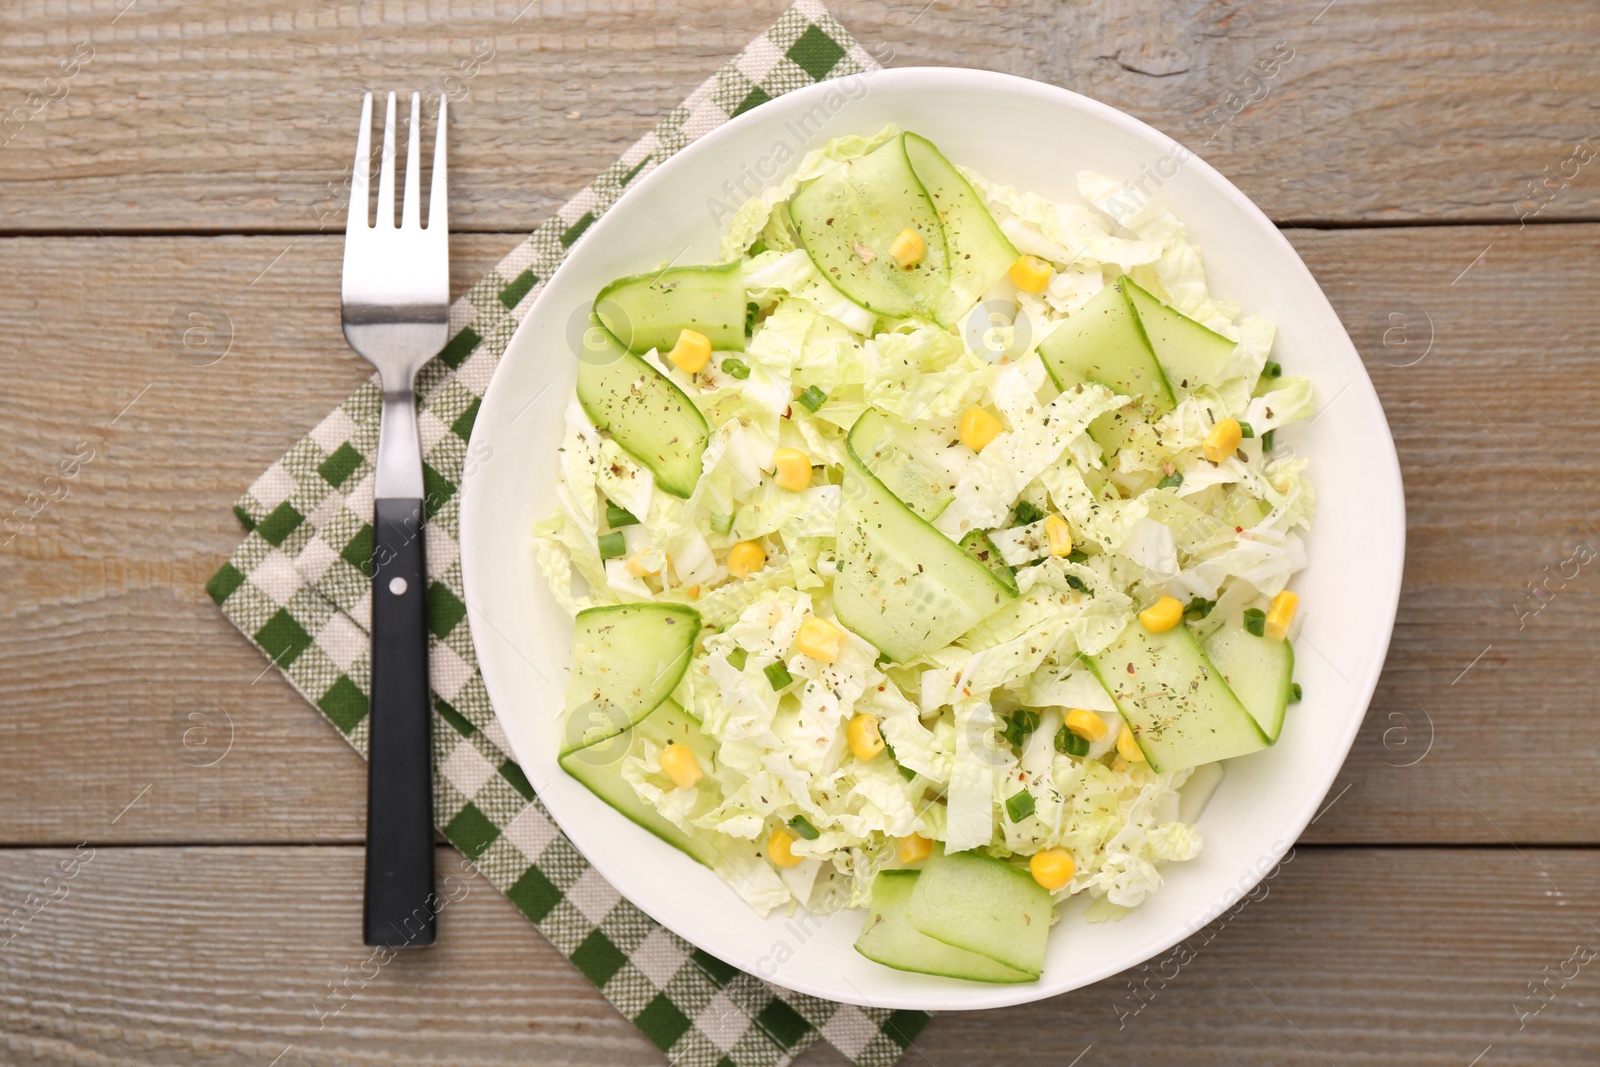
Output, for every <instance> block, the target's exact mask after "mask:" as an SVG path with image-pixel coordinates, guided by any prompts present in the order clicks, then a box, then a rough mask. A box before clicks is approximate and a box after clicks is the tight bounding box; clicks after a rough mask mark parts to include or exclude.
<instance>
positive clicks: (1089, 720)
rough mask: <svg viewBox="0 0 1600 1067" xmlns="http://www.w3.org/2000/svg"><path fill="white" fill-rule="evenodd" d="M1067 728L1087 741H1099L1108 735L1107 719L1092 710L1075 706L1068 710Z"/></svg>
mask: <svg viewBox="0 0 1600 1067" xmlns="http://www.w3.org/2000/svg"><path fill="white" fill-rule="evenodd" d="M1067 729H1069V730H1071V731H1072V732H1073V733H1075V734H1077V735H1078V736H1079V737H1081V738H1083V739H1084V740H1085V741H1098V740H1100V739H1101V738H1102V737H1104V736H1105V735H1106V721H1105V720H1104V719H1102V718H1101V717H1100V716H1098V715H1096V714H1095V713H1094V712H1092V711H1084V710H1083V709H1082V708H1073V709H1072V710H1071V711H1069V712H1067Z"/></svg>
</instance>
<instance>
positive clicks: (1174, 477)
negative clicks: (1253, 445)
mask: <svg viewBox="0 0 1600 1067" xmlns="http://www.w3.org/2000/svg"><path fill="white" fill-rule="evenodd" d="M1240 425H1241V426H1242V425H1244V424H1243V423H1240ZM1245 436H1246V437H1249V436H1250V434H1245ZM1182 484H1183V472H1182V471H1173V472H1172V473H1171V474H1169V475H1167V476H1166V477H1165V478H1163V479H1161V480H1160V481H1159V482H1157V483H1156V488H1157V489H1176V488H1178V486H1180V485H1182Z"/></svg>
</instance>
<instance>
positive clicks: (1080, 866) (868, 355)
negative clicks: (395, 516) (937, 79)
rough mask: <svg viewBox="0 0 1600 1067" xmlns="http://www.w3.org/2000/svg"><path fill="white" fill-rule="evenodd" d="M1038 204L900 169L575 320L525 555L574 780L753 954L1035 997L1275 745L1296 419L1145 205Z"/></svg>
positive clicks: (1300, 406) (782, 211) (892, 144)
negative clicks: (1059, 951) (796, 943)
mask: <svg viewBox="0 0 1600 1067" xmlns="http://www.w3.org/2000/svg"><path fill="white" fill-rule="evenodd" d="M1078 188H1079V191H1080V193H1081V197H1082V199H1081V201H1073V202H1059V203H1058V202H1054V201H1051V200H1048V199H1046V198H1044V197H1042V196H1039V195H1037V194H1034V193H1031V192H1027V191H1024V190H1020V189H1016V188H1013V187H1010V186H1006V185H1001V184H997V183H995V182H992V181H990V180H988V179H986V178H985V177H983V176H982V175H981V174H978V173H976V172H975V171H972V170H970V169H967V168H965V167H958V166H956V165H954V164H952V163H951V162H949V161H948V160H947V159H946V158H945V157H944V156H943V155H942V154H941V153H940V152H939V150H938V149H937V148H936V147H935V146H934V145H933V144H932V143H931V142H929V141H928V140H926V139H925V138H922V137H919V136H917V135H916V134H914V133H910V132H903V131H901V130H899V129H897V128H894V127H890V128H887V129H885V130H883V131H881V132H879V133H877V134H876V135H873V136H850V137H841V138H838V139H836V140H834V141H832V142H830V143H829V144H828V145H827V146H826V147H824V148H822V149H820V150H818V151H814V152H812V153H810V154H809V155H808V156H806V157H805V158H804V159H802V160H801V161H800V163H799V165H798V166H797V168H796V169H795V170H794V172H793V173H792V174H790V175H789V176H788V177H787V178H786V179H785V180H784V181H782V182H781V183H780V184H777V185H775V186H773V187H771V188H768V189H766V190H764V191H763V192H762V193H761V194H760V195H759V196H757V197H754V198H752V199H751V200H749V201H748V202H746V203H745V204H744V205H743V206H742V207H741V208H740V209H739V211H738V212H737V214H736V215H735V216H734V218H733V219H732V221H731V223H730V226H729V229H728V232H727V233H726V234H725V235H724V236H723V238H722V244H721V250H720V251H721V260H722V261H721V262H720V263H717V264H714V265H703V266H676V265H669V266H665V267H662V268H661V269H658V270H655V271H652V272H649V273H646V274H640V275H636V276H632V277H627V278H622V279H619V280H617V281H616V282H614V283H612V284H611V285H609V286H607V287H606V288H605V289H603V290H602V291H601V292H600V293H599V294H598V295H597V296H596V298H595V302H594V305H593V309H592V316H591V318H590V321H589V327H588V330H587V332H586V333H585V334H584V337H583V343H582V351H581V352H580V353H579V359H580V362H579V370H578V379H577V386H576V391H575V395H574V396H573V398H572V399H571V401H570V403H569V404H568V407H567V410H566V428H565V438H564V442H563V444H562V448H561V453H560V463H561V470H562V477H561V479H560V483H559V488H558V493H557V496H558V499H557V506H556V508H555V510H554V512H553V513H552V514H551V515H550V516H549V517H548V518H547V519H545V520H543V521H541V522H540V523H538V524H537V526H536V527H535V530H534V540H533V550H534V552H535V554H536V557H537V560H538V562H539V564H540V567H541V569H542V571H543V573H544V575H545V577H546V579H547V581H548V583H549V586H550V588H551V590H552V591H553V593H554V595H555V596H556V597H557V598H558V599H559V601H560V602H561V603H562V604H563V605H565V606H566V607H567V608H568V609H569V610H570V611H571V612H572V613H573V615H574V617H575V639H574V648H573V664H572V673H571V680H570V686H569V691H568V696H567V707H566V718H565V733H564V743H563V746H562V755H561V765H562V766H563V767H564V768H565V769H566V770H567V771H568V772H569V773H570V774H572V775H573V776H574V777H575V778H577V779H578V780H580V781H582V782H583V783H584V784H585V785H586V786H588V787H589V788H590V789H591V790H593V791H594V792H595V793H596V794H597V795H599V796H600V797H602V798H603V799H604V800H605V801H606V802H607V803H609V804H610V805H611V806H613V807H614V808H616V810H617V811H619V812H620V813H621V814H623V815H625V816H626V817H628V818H629V819H632V820H633V821H634V822H636V823H638V824H639V825H641V826H643V827H645V828H646V829H648V830H650V831H652V832H653V833H655V834H657V835H659V836H660V837H662V838H663V839H665V840H666V841H668V842H670V843H672V844H673V845H675V846H677V847H678V848H680V849H682V850H683V851H684V852H686V853H688V854H689V855H690V856H692V857H694V858H695V859H696V860H698V861H700V862H702V863H704V864H706V865H707V866H709V867H711V868H713V869H714V870H716V871H717V872H718V873H719V874H720V875H722V877H724V878H725V879H726V880H727V881H728V882H729V883H731V884H732V885H733V886H734V887H735V888H736V889H737V891H738V892H739V893H740V895H741V896H742V897H743V899H744V900H746V901H747V902H748V903H749V904H750V905H751V906H752V907H754V908H756V909H757V910H758V911H760V912H761V913H762V914H767V913H768V912H770V911H772V910H773V909H778V908H792V907H794V906H803V907H805V908H808V909H810V910H811V911H813V912H829V911H835V910H838V909H842V908H849V907H865V908H867V918H866V921H865V924H864V927H863V932H862V934H861V937H860V940H859V941H858V943H857V948H858V949H859V950H860V951H861V952H862V953H863V954H864V955H866V956H868V957H869V958H871V959H873V960H876V961H878V962H880V963H883V964H885V965H888V966H891V967H898V968H902V969H907V970H913V971H921V972H925V973H932V974H941V975H948V976H952V977H958V978H965V979H970V980H975V981H990V982H1027V981H1032V980H1034V979H1036V978H1037V977H1038V975H1039V974H1040V971H1041V969H1042V966H1043V959H1044V950H1045V943H1046V939H1047V935H1048V933H1049V930H1050V928H1051V927H1052V925H1054V923H1055V922H1056V920H1057V912H1056V908H1057V906H1058V905H1060V904H1062V903H1063V902H1065V901H1067V900H1068V899H1070V898H1072V897H1075V896H1083V897H1085V898H1087V900H1088V906H1087V909H1086V914H1087V916H1088V917H1089V918H1090V919H1091V920H1101V919H1106V918H1113V917H1117V916H1120V915H1122V914H1124V913H1125V912H1126V911H1127V910H1128V909H1130V908H1133V907H1136V906H1137V905H1138V904H1139V903H1140V902H1141V901H1143V900H1144V899H1145V897H1146V895H1147V894H1148V893H1150V892H1151V891H1152V890H1154V889H1156V888H1157V887H1158V886H1159V884H1160V882H1161V874H1160V870H1161V867H1162V865H1163V864H1166V863H1171V862H1179V861H1184V860H1189V859H1192V858H1193V857H1194V856H1196V855H1197V854H1198V853H1199V851H1200V849H1201V844H1202V842H1201V835H1200V832H1199V830H1198V828H1197V827H1196V826H1195V824H1194V819H1195V818H1196V817H1197V815H1198V812H1199V809H1200V808H1201V807H1202V806H1203V804H1204V802H1205V799H1206V797H1207V796H1208V795H1209V790H1210V789H1211V788H1214V786H1215V784H1216V782H1217V781H1218V780H1219V779H1220V777H1221V772H1220V769H1219V767H1218V766H1217V765H1218V763H1219V761H1222V760H1226V759H1230V758H1233V757H1237V756H1243V755H1246V754H1248V753H1251V752H1255V751H1258V750H1261V749H1264V748H1266V747H1267V746H1269V745H1271V744H1272V743H1273V742H1274V741H1276V740H1277V738H1278V735H1279V732H1280V731H1281V730H1282V728H1283V725H1284V720H1285V717H1286V709H1287V707H1288V706H1289V704H1291V703H1293V702H1294V701H1296V700H1298V699H1299V687H1298V686H1297V685H1296V684H1295V683H1294V681H1293V671H1294V653H1293V648H1292V645H1291V643H1290V641H1289V637H1288V634H1289V629H1290V626H1291V623H1292V621H1293V619H1294V615H1295V610H1296V605H1297V599H1296V597H1295V594H1294V593H1293V592H1290V591H1289V590H1288V585H1289V581H1290V578H1291V577H1292V575H1293V574H1294V573H1295V572H1296V571H1297V570H1299V569H1300V568H1301V567H1302V566H1303V565H1304V562H1305V554H1304V549H1303V544H1302V540H1301V534H1302V533H1303V531H1304V530H1305V529H1306V528H1307V527H1308V525H1309V523H1310V521H1311V517H1312V510H1313V503H1314V496H1313V491H1312V487H1311V483H1310V482H1309V481H1308V480H1307V478H1306V475H1305V466H1306V464H1305V461H1304V460H1303V459H1302V458H1300V457H1298V456H1296V455H1294V454H1293V453H1292V452H1291V451H1289V450H1286V449H1281V448H1279V447H1277V443H1276V442H1275V440H1274V437H1275V435H1276V433H1277V431H1278V430H1279V429H1280V428H1281V427H1283V426H1285V425H1287V424H1289V423H1292V422H1294V421H1296V420H1299V419H1303V418H1305V417H1306V416H1308V415H1309V414H1310V413H1311V411H1312V387H1311V383H1310V382H1309V381H1308V380H1306V379H1304V378H1297V377H1290V376H1285V375H1284V373H1283V369H1282V368H1281V367H1280V366H1279V365H1278V364H1277V363H1275V362H1273V361H1272V360H1271V359H1270V358H1269V356H1270V353H1271V348H1272V344H1273V337H1274V328H1273V326H1272V325H1271V324H1270V323H1269V322H1267V321H1265V320H1263V319H1261V318H1258V317H1255V316H1248V315H1242V314H1241V309H1240V308H1239V307H1238V306H1237V305H1234V304H1230V303H1227V302H1225V301H1222V300H1218V299H1216V298H1214V297H1213V296H1212V295H1211V294H1210V292H1209V290H1208V289H1207V285H1206V278H1205V273H1204V269H1203V266H1202V263H1201V256H1200V250H1199V249H1198V248H1196V247H1195V246H1194V245H1193V244H1192V243H1191V242H1190V241H1189V239H1188V237H1187V234H1186V231H1185V229H1184V226H1183V225H1182V223H1181V222H1179V221H1178V220H1177V219H1175V218H1174V217H1173V216H1172V215H1171V214H1169V213H1168V212H1167V211H1165V210H1164V209H1163V208H1161V207H1160V206H1158V205H1157V204H1155V203H1151V202H1144V203H1133V204H1130V203H1129V200H1130V199H1137V198H1130V197H1127V196H1125V195H1122V194H1124V187H1123V186H1122V185H1120V184H1119V183H1117V182H1115V181H1113V180H1111V179H1109V178H1105V177H1102V176H1100V175H1097V174H1092V173H1083V174H1080V175H1078Z"/></svg>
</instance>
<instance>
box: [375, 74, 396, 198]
mask: <svg viewBox="0 0 1600 1067" xmlns="http://www.w3.org/2000/svg"><path fill="white" fill-rule="evenodd" d="M377 225H378V229H380V230H392V229H394V94H393V93H390V94H389V111H388V114H386V115H385V116H384V120H383V166H382V167H381V168H380V169H379V171H378V223H377Z"/></svg>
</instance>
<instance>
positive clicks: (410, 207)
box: [400, 93, 422, 230]
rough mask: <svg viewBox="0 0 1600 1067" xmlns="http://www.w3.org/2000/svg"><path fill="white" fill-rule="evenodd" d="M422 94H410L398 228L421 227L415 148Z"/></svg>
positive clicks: (419, 133) (419, 124)
mask: <svg viewBox="0 0 1600 1067" xmlns="http://www.w3.org/2000/svg"><path fill="white" fill-rule="evenodd" d="M421 127H422V94H421V93H412V94H411V133H410V135H409V136H408V137H407V138H406V195H405V199H404V200H402V201H401V203H400V228H401V229H402V230H415V229H421V227H422V205H421V203H419V201H420V200H421V199H422V197H421V190H422V176H421V175H420V174H418V173H417V172H418V171H419V170H420V169H421V167H420V160H421V155H420V153H419V150H418V148H417V144H418V141H419V140H420V139H421V137H422V129H421Z"/></svg>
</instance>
